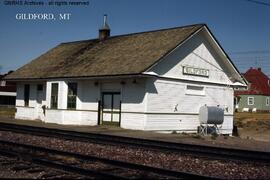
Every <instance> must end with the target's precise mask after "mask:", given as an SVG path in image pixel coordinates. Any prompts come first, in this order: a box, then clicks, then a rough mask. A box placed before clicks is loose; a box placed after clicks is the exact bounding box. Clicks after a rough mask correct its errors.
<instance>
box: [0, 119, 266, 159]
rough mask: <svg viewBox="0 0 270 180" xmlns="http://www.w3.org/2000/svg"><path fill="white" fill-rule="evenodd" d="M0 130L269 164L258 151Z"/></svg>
mask: <svg viewBox="0 0 270 180" xmlns="http://www.w3.org/2000/svg"><path fill="white" fill-rule="evenodd" d="M0 130H2V131H12V132H18V133H27V134H32V135H38V136H45V137H55V138H62V139H67V140H76V141H82V142H92V143H99V144H105V145H108V144H110V145H117V146H119V145H121V146H127V145H128V146H133V147H139V148H145V149H151V150H158V151H170V152H186V153H191V154H193V155H195V156H203V157H207V158H217V159H231V160H235V159H236V160H245V161H256V162H266V163H269V162H270V152H262V151H251V150H242V149H232V148H222V147H212V146H202V145H193V144H184V143H173V142H165V141H157V140H148V139H138V138H131V137H123V136H115V135H106V134H97V133H85V132H75V131H69V130H59V129H51V128H43V127H33V126H26V125H15V124H8V123H0Z"/></svg>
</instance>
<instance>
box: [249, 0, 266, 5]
mask: <svg viewBox="0 0 270 180" xmlns="http://www.w3.org/2000/svg"><path fill="white" fill-rule="evenodd" d="M245 1H247V2H251V3H254V4H260V5H264V6H270V3H266V2H262V1H256V0H245Z"/></svg>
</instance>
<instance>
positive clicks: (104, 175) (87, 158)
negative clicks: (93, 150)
mask: <svg viewBox="0 0 270 180" xmlns="http://www.w3.org/2000/svg"><path fill="white" fill-rule="evenodd" d="M0 144H1V145H2V146H1V147H2V148H1V149H0V154H3V155H11V156H12V155H13V156H17V157H23V158H25V159H26V160H29V159H31V161H32V162H34V163H37V164H41V165H45V166H48V167H53V168H56V169H61V170H64V171H69V172H74V173H77V174H81V175H89V174H92V175H94V176H97V177H102V178H118V179H119V178H120V179H127V178H129V177H124V176H120V175H114V174H111V173H105V172H100V171H95V170H89V169H84V168H78V167H74V166H70V165H66V164H64V163H59V162H54V161H52V160H50V159H46V158H45V159H44V157H43V156H42V157H38V156H37V157H36V156H35V155H33V153H30V152H32V151H37V152H43V153H48V154H53V155H60V156H65V157H73V158H76V159H80V160H84V161H90V162H101V163H104V164H109V165H110V166H116V167H120V168H123V169H132V170H139V171H143V172H148V173H154V174H156V175H158V176H161V177H164V176H165V177H171V178H172V177H173V178H192V179H193V178H200V179H215V178H214V177H211V176H203V175H198V174H194V173H187V172H181V171H173V170H168V169H163V168H157V167H152V166H146V165H141V164H136V163H129V162H124V161H118V160H112V159H107V158H101V157H96V156H91V155H84V154H79V153H73V152H67V151H60V150H55V149H48V148H44V147H40V146H33V145H26V144H21V143H14V142H10V141H3V140H1V141H0ZM3 145H6V146H11V147H14V148H15V149H17V151H16V150H15V151H14V150H11V149H7V148H3V147H4V146H3ZM20 148H24V149H26V150H27V152H28V154H25V152H23V154H20V153H18V149H20ZM3 149H7V150H3Z"/></svg>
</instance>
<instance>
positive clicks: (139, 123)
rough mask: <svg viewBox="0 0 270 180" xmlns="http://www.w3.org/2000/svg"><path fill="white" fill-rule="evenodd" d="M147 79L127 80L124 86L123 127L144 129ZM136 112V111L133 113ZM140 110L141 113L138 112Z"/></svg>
mask: <svg viewBox="0 0 270 180" xmlns="http://www.w3.org/2000/svg"><path fill="white" fill-rule="evenodd" d="M145 99H146V97H145V79H137V80H136V82H134V81H133V80H129V81H126V84H125V85H123V87H122V100H121V101H122V105H121V111H122V114H121V127H122V128H126V129H140V130H143V129H144V118H145V116H144V114H142V113H143V112H144V111H145ZM132 112H135V113H132ZM136 112H140V113H136Z"/></svg>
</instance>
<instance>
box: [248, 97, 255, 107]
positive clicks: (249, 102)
mask: <svg viewBox="0 0 270 180" xmlns="http://www.w3.org/2000/svg"><path fill="white" fill-rule="evenodd" d="M247 101H248V102H247V103H248V105H250V106H251V105H254V97H248V99H247Z"/></svg>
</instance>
